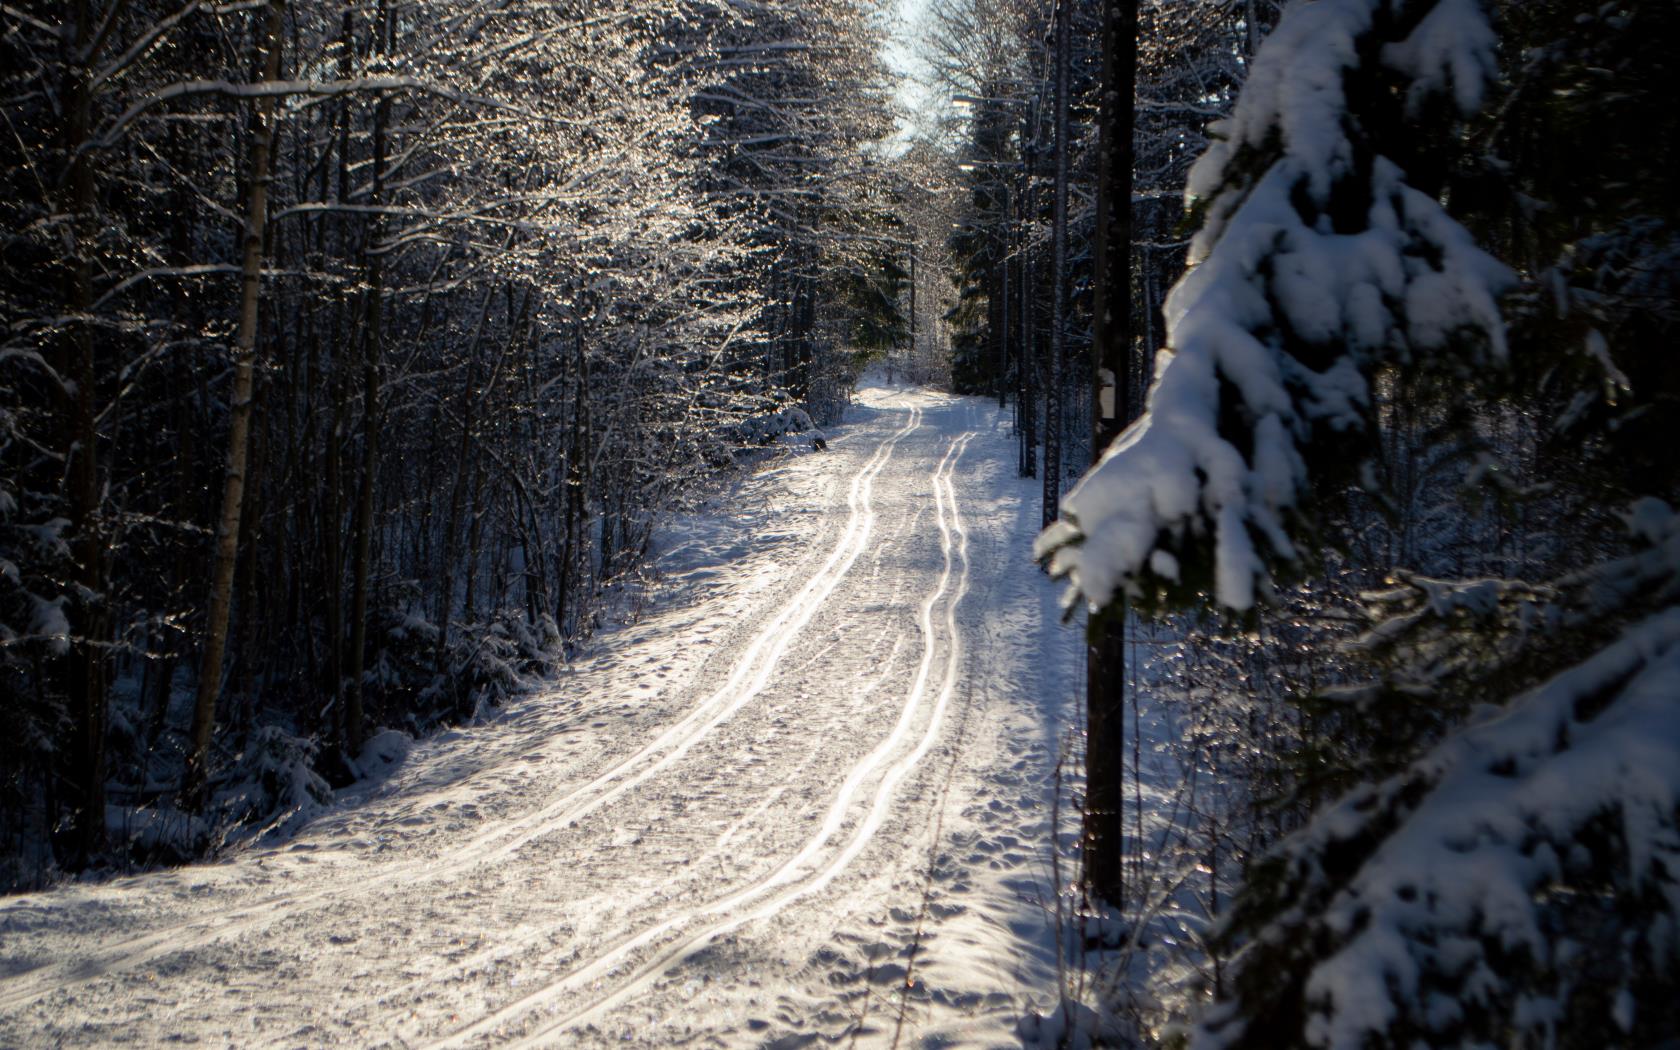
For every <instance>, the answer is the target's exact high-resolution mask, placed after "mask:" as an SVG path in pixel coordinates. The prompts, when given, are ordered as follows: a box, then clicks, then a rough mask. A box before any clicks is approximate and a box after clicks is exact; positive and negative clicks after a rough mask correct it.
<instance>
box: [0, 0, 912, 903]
mask: <svg viewBox="0 0 1680 1050" xmlns="http://www.w3.org/2000/svg"><path fill="white" fill-rule="evenodd" d="M877 32H878V28H877V26H876V25H875V24H874V23H873V22H872V21H871V11H870V8H869V6H868V5H867V4H864V3H861V2H854V0H829V2H821V3H806V2H792V0H768V2H765V3H756V4H753V5H751V9H750V10H748V9H747V8H746V7H744V6H742V5H736V4H727V3H709V2H706V0H671V2H665V3H639V2H635V3H633V2H630V0H609V2H606V3H600V2H593V0H592V2H588V3H581V2H580V3H558V4H525V3H515V2H510V0H501V2H490V3H481V2H464V0H463V2H459V3H454V2H443V3H435V2H427V3H415V2H401V0H331V2H329V0H318V2H317V0H288V2H283V0H261V2H249V3H204V2H199V0H169V2H146V0H108V2H99V0H76V2H72V3H58V2H52V3H47V2H25V3H20V4H15V5H7V6H6V7H5V9H4V11H3V12H0V71H3V72H0V82H3V84H4V102H3V106H4V115H5V118H6V131H5V134H4V144H3V145H0V153H3V155H4V157H5V163H4V165H3V167H0V179H3V180H4V183H3V188H0V230H3V231H4V236H5V248H4V260H5V262H4V271H3V274H0V314H3V315H4V321H5V330H4V336H3V338H4V344H3V345H0V713H3V717H4V718H5V720H6V722H7V726H8V732H7V733H6V734H5V740H4V742H0V887H22V886H30V885H38V884H40V883H42V882H43V881H46V880H48V879H50V878H52V877H54V876H55V875H56V874H57V873H58V872H60V871H65V870H77V869H82V868H89V867H95V868H97V867H111V866H121V865H125V864H127V863H130V862H133V861H139V862H149V861H157V860H174V859H179V858H183V857H187V856H191V855H196V854H199V853H201V852H203V851H204V850H206V849H210V848H214V846H215V845H216V842H217V841H218V838H219V837H220V836H223V835H225V834H226V833H227V832H228V830H229V829H231V828H236V827H239V826H241V825H248V824H250V823H252V822H256V823H261V822H263V821H267V820H271V819H274V818H275V817H276V816H277V815H281V814H285V813H288V812H294V811H296V810H298V809H299V808H300V807H304V808H306V807H308V806H309V805H310V804H311V803H312V802H315V801H319V800H320V799H323V798H325V797H326V795H327V793H328V791H329V790H330V787H331V785H333V784H341V783H344V782H346V781H348V780H350V779H353V778H355V777H356V776H357V775H358V774H359V773H360V772H361V764H362V763H364V762H365V761H369V760H374V759H376V758H377V756H376V755H373V754H370V753H368V752H366V751H365V750H364V749H365V748H366V747H367V746H368V744H369V740H370V737H372V736H373V735H374V732H375V729H376V728H377V727H388V728H394V729H398V730H402V731H406V732H409V733H414V732H419V731H422V730H424V729H426V728H428V727H430V726H432V725H436V724H438V723H440V722H443V721H448V720H454V719H460V718H463V717H467V716H469V715H471V714H472V713H473V711H474V710H475V709H476V708H477V707H478V705H480V704H482V703H484V702H486V701H493V700H494V699H495V698H497V697H498V696H500V695H502V694H503V693H505V692H506V691H507V690H508V689H509V688H511V687H512V686H513V685H514V684H516V683H517V682H518V681H519V680H520V679H521V677H522V676H524V675H526V674H527V673H529V672H531V671H532V670H534V669H537V668H539V667H541V666H543V665H545V664H546V663H548V662H550V661H553V660H555V659H558V658H562V657H563V655H564V653H565V652H566V650H567V648H568V647H569V646H571V645H573V644H575V643H576V642H577V641H579V640H581V639H583V638H586V637H587V636H588V635H589V633H590V632H591V630H593V629H594V628H595V627H596V626H597V625H598V623H599V621H600V618H601V617H602V616H603V615H606V614H607V613H608V612H609V611H610V608H611V605H612V602H613V601H614V598H613V590H614V588H615V587H616V586H617V585H618V583H619V582H621V581H622V580H623V579H624V578H625V577H626V575H627V574H630V573H633V572H635V570H636V569H637V568H638V566H639V565H640V564H641V559H642V556H643V554H644V553H645V551H646V549H647V545H648V542H649V537H650V532H651V530H652V529H653V528H654V526H655V524H656V521H657V518H658V515H659V513H660V511H661V510H662V509H663V508H667V507H669V506H671V505H672V504H673V502H674V501H676V500H679V499H681V498H682V497H683V495H684V494H685V493H688V492H690V491H692V489H693V487H694V485H695V484H696V483H697V482H700V481H703V480H704V479H705V478H707V477H708V476H711V475H713V474H715V472H716V471H718V470H719V469H724V468H727V466H728V464H729V463H730V462H731V461H732V457H733V456H735V455H736V454H737V453H738V452H739V451H740V449H741V448H742V447H743V446H745V445H750V444H751V443H752V442H754V441H758V440H762V439H763V438H765V437H767V436H774V435H773V434H769V433H768V431H767V422H768V421H770V420H783V421H785V420H787V419H790V418H792V419H797V418H798V414H792V415H788V414H784V413H781V411H780V410H781V409H783V408H784V407H787V406H790V405H793V406H801V407H803V408H804V409H806V410H807V412H808V413H809V415H810V416H811V417H814V418H815V419H816V420H817V421H818V422H825V421H828V420H830V419H832V418H833V417H834V416H835V415H836V414H837V412H838V411H839V409H840V407H842V405H843V403H844V400H845V398H846V396H847V391H848V390H849V384H850V380H851V375H852V372H853V369H854V368H855V367H856V365H857V363H858V362H857V360H856V358H855V353H854V347H855V346H856V345H858V344H859V343H862V345H863V346H864V347H865V348H866V349H867V348H869V347H871V346H879V345H882V344H883V343H884V344H887V345H890V344H891V343H893V342H894V341H895V340H896V339H897V338H899V336H898V332H899V330H900V329H901V328H902V327H903V324H904V318H903V317H902V316H901V308H900V306H899V302H900V299H901V296H900V295H899V294H898V292H899V290H900V288H899V282H900V281H901V280H902V278H901V276H900V271H901V270H902V267H901V266H898V265H897V263H898V260H900V259H901V258H902V257H903V253H902V251H901V248H900V244H901V242H902V240H903V238H902V237H901V236H899V235H898V234H897V232H896V226H895V224H896V220H895V219H894V217H893V215H892V209H893V206H894V200H895V199H896V197H897V189H896V187H895V183H894V180H893V178H892V176H891V173H890V171H888V170H887V168H886V167H885V166H884V165H883V163H882V162H881V161H880V160H879V158H878V156H877V155H876V154H875V153H872V152H871V151H870V150H868V149H867V148H866V146H867V145H868V144H870V143H872V142H875V141H877V140H879V139H881V138H882V137H883V136H884V135H886V134H887V132H888V131H889V130H890V117H889V114H888V112H887V108H886V102H885V92H884V87H883V82H884V78H883V73H882V71H881V69H880V68H879V64H878V60H877V58H876V55H877V51H878V40H877V38H876V34H877ZM860 332H863V333H869V332H873V333H875V334H876V338H875V339H874V340H873V342H871V341H870V340H868V339H859V338H857V337H858V335H859V333H860ZM771 429H773V428H771ZM388 743H389V741H386V744H388ZM375 750H377V748H376V749H375Z"/></svg>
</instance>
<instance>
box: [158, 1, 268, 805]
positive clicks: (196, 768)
mask: <svg viewBox="0 0 1680 1050" xmlns="http://www.w3.org/2000/svg"><path fill="white" fill-rule="evenodd" d="M283 7H284V3H283V0H268V8H267V12H266V20H265V22H266V24H265V27H264V29H263V32H262V39H263V50H264V53H265V55H264V59H263V82H264V83H272V82H274V81H276V80H278V79H280V28H281V25H280V23H281V15H282V10H283ZM273 145H274V96H273V95H264V96H263V97H262V98H261V99H260V100H259V101H258V102H257V114H256V123H255V126H254V127H253V128H252V131H251V168H250V175H249V178H250V184H249V186H248V188H247V192H246V203H245V231H244V237H243V239H242V249H243V252H242V257H241V260H240V293H239V332H238V335H237V337H236V339H235V342H234V351H233V390H232V392H231V394H230V396H229V405H228V410H229V411H228V415H229V419H228V458H227V477H226V479H225V481H224V483H223V486H222V512H221V517H220V519H219V522H218V524H217V527H216V559H215V566H214V568H213V569H212V570H211V580H210V609H209V615H208V616H207V617H206V622H205V626H204V662H203V664H202V665H201V666H200V667H199V669H198V696H197V701H196V702H195V703H194V704H193V720H192V736H191V742H190V748H191V750H189V751H188V752H187V768H186V778H185V780H184V782H183V784H182V792H181V795H182V802H183V803H184V804H185V805H186V806H187V807H188V808H189V809H196V808H198V806H199V805H200V804H201V803H202V802H203V800H204V799H203V796H204V783H205V774H206V772H207V769H206V764H207V762H208V760H209V754H210V736H211V730H212V728H213V727H214V725H215V722H216V700H217V696H218V694H219V693H220V692H221V684H222V655H223V653H224V651H225V650H226V648H227V629H228V612H229V609H230V607H231V605H232V604H233V570H234V566H235V565H236V564H237V563H238V560H239V519H240V515H241V514H242V513H243V511H244V506H245V470H246V465H247V462H246V461H247V459H248V456H249V451H250V435H251V398H252V393H253V391H252V388H253V386H254V383H255V379H256V365H257V305H258V303H259V301H260V299H261V294H262V260H263V229H264V224H265V222H266V221H267V218H268V183H269V151H270V150H271V149H272V147H273Z"/></svg>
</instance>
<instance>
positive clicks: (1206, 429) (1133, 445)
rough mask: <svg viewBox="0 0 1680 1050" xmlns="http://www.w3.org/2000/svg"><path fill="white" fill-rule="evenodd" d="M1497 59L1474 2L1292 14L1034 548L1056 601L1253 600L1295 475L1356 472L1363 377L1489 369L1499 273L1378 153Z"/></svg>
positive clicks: (1209, 170) (1294, 510)
mask: <svg viewBox="0 0 1680 1050" xmlns="http://www.w3.org/2000/svg"><path fill="white" fill-rule="evenodd" d="M1493 49H1494V37H1493V34H1492V31H1491V29H1490V28H1489V27H1488V25H1487V23H1486V21H1485V19H1484V18H1483V16H1482V13H1481V11H1480V10H1479V8H1478V5H1477V4H1476V3H1475V0H1436V2H1433V3H1415V2H1412V3H1408V2H1402V0H1321V2H1319V3H1314V4H1301V5H1296V6H1294V7H1291V8H1290V9H1289V10H1288V12H1287V14H1286V15H1285V17H1284V18H1283V20H1282V22H1281V24H1280V25H1279V26H1278V27H1277V29H1276V31H1275V32H1274V33H1273V34H1272V36H1270V37H1269V38H1267V40H1266V43H1265V46H1264V47H1263V48H1262V49H1261V51H1260V54H1259V55H1258V56H1257V57H1256V59H1255V62H1254V68H1253V71H1252V74H1251V76H1250V79H1249V81H1248V83H1247V85H1246V87H1245V88H1244V90H1243V92H1242V96H1241V98H1240V100H1239V101H1238V103H1237V106H1236V109H1235V111H1234V112H1233V114H1232V116H1231V118H1230V119H1229V120H1227V121H1223V122H1221V123H1220V124H1218V125H1216V126H1215V127H1214V128H1213V129H1212V130H1213V132H1214V133H1215V134H1216V135H1217V136H1218V140H1217V141H1215V143H1214V144H1213V145H1212V146H1211V147H1210V148H1209V150H1208V152H1207V153H1206V154H1205V155H1203V157H1202V158H1201V160H1200V161H1198V162H1197V164H1196V166H1195V167H1194V169H1193V170H1192V172H1191V176H1190V181H1189V185H1188V189H1187V193H1188V196H1189V198H1190V199H1191V201H1192V202H1193V203H1194V204H1195V206H1196V207H1197V209H1198V210H1199V212H1200V213H1201V215H1202V216H1203V223H1202V228H1201V230H1200V232H1199V233H1198V234H1197V235H1196V238H1195V240H1194V241H1193V242H1192V245H1191V251H1190V263H1191V269H1190V271H1189V272H1188V273H1187V274H1186V275H1185V277H1184V278H1183V279H1182V280H1181V281H1180V282H1179V283H1178V285H1177V286H1176V287H1175V288H1174V289H1173V291H1172V293H1171V294H1170V295H1169V296H1168V299H1167V303H1166V309H1165V314H1166V321H1167V336H1168V339H1167V342H1168V346H1169V348H1170V349H1169V350H1167V351H1163V352H1162V354H1161V355H1160V356H1159V358H1158V360H1157V362H1156V375H1155V380H1154V383H1153V385H1152V387H1151V389H1150V392H1149V399H1148V410H1147V412H1146V413H1145V415H1144V416H1143V418H1142V419H1140V420H1139V421H1138V422H1137V423H1136V424H1135V425H1134V426H1133V427H1132V428H1131V429H1130V430H1129V431H1127V433H1126V434H1125V435H1123V436H1122V438H1121V439H1120V440H1119V441H1117V442H1116V443H1115V445H1114V446H1113V447H1112V448H1111V449H1110V450H1109V451H1108V452H1107V453H1106V454H1105V455H1104V457H1103V458H1102V460H1101V461H1100V462H1099V463H1098V464H1097V465H1096V466H1095V467H1093V468H1092V469H1091V471H1090V472H1089V473H1088V474H1087V475H1086V476H1085V478H1084V479H1083V480H1082V481H1081V482H1080V484H1079V485H1078V486H1077V487H1076V488H1075V489H1074V490H1073V491H1072V492H1071V493H1069V494H1068V495H1067V497H1066V498H1064V500H1063V501H1062V517H1061V520H1059V521H1058V522H1056V523H1055V524H1053V525H1052V526H1051V527H1050V528H1048V529H1046V530H1045V532H1044V533H1043V535H1042V536H1041V537H1040V538H1039V540H1038V543H1037V545H1036V548H1035V552H1036V554H1037V556H1038V557H1039V558H1040V559H1043V560H1046V561H1048V562H1049V565H1050V569H1051V572H1052V573H1053V574H1054V575H1056V576H1058V577H1066V578H1067V579H1068V580H1069V581H1070V582H1071V584H1072V586H1071V587H1070V589H1069V592H1068V596H1067V603H1068V606H1069V607H1070V608H1071V607H1072V606H1073V605H1074V604H1075V603H1077V602H1078V601H1079V599H1081V598H1083V599H1084V600H1085V601H1086V602H1087V603H1088V604H1089V605H1091V606H1092V607H1094V608H1097V607H1102V606H1105V605H1107V604H1108V603H1109V602H1110V601H1112V600H1113V599H1114V598H1115V597H1116V596H1118V595H1120V594H1122V593H1124V594H1127V595H1130V596H1131V597H1133V598H1134V599H1139V600H1145V601H1154V600H1160V599H1163V598H1164V599H1167V600H1173V599H1176V598H1185V597H1189V596H1192V595H1194V594H1196V593H1201V592H1212V593H1213V594H1214V596H1215V598H1216V600H1217V601H1218V603H1219V604H1220V605H1221V606H1223V607H1225V608H1227V609H1230V610H1233V611H1237V612H1244V611H1247V610H1249V609H1251V608H1252V607H1253V606H1254V604H1255V602H1256V600H1257V599H1258V598H1259V597H1262V596H1263V594H1264V592H1265V590H1266V588H1267V587H1268V586H1269V585H1270V584H1271V582H1272V579H1273V573H1274V571H1275V570H1276V569H1277V568H1278V567H1279V566H1280V565H1287V564H1291V563H1297V562H1299V560H1300V558H1301V552H1300V550H1299V549H1298V547H1297V540H1299V539H1300V538H1301V537H1302V536H1303V535H1304V534H1305V533H1306V532H1307V526H1308V525H1309V524H1310V523H1309V522H1308V521H1307V513H1306V512H1307V510H1308V508H1307V507H1306V504H1307V502H1308V496H1309V493H1310V492H1311V491H1312V487H1313V485H1314V484H1315V483H1322V482H1324V481H1325V480H1326V479H1325V475H1330V474H1333V473H1334V472H1335V471H1338V470H1340V471H1346V470H1349V469H1350V468H1353V467H1355V466H1356V465H1357V463H1358V462H1359V461H1360V460H1361V459H1362V457H1363V449H1364V443H1365V441H1366V439H1368V437H1369V434H1370V431H1371V420H1370V418H1369V416H1370V412H1371V397H1370V383H1371V379H1372V376H1373V375H1374V374H1375V373H1376V372H1377V371H1378V370H1380V369H1381V368H1384V367H1390V366H1400V365H1404V366H1407V367H1413V368H1423V369H1439V370H1452V371H1458V372H1462V373H1466V374H1468V373H1469V372H1470V371H1472V370H1476V369H1489V368H1498V367H1502V366H1503V364H1504V361H1505V338H1504V329H1503V323H1502V321H1501V319H1500V314H1499V310H1498V306H1497V302H1496V300H1497V297H1498V296H1499V294H1500V293H1501V292H1502V291H1503V290H1504V289H1505V288H1506V287H1507V286H1508V284H1509V282H1510V280H1511V277H1510V274H1509V272H1508V271H1507V270H1506V268H1505V267H1504V266H1502V265H1501V264H1500V263H1498V262H1497V261H1496V260H1494V259H1493V258H1492V257H1491V256H1489V255H1488V254H1486V253H1485V252H1483V251H1482V250H1481V249H1480V248H1479V247H1478V246H1477V245H1476V244H1475V242H1474V241H1473V239H1472V238H1471V236H1470V234H1469V233H1468V232H1467V231H1466V230H1465V229H1464V228H1463V227H1462V226H1460V225H1459V224H1458V223H1457V222H1456V221H1454V220H1453V218H1452V217H1451V216H1449V215H1448V214H1447V213H1446V211H1445V210H1444V209H1443V208H1442V206H1441V203H1440V202H1439V200H1437V199H1436V197H1435V196H1434V195H1433V194H1432V193H1431V192H1428V191H1426V190H1424V189H1420V188H1419V187H1417V186H1415V185H1413V184H1412V183H1411V181H1410V180H1409V178H1408V173H1407V172H1406V171H1404V170H1403V169H1402V168H1401V167H1400V166H1399V164H1397V163H1396V162H1395V161H1394V160H1392V159H1391V158H1390V157H1389V156H1387V155H1385V153H1384V152H1383V151H1384V149H1385V148H1387V146H1388V144H1389V143H1390V142H1391V140H1392V139H1393V138H1396V137H1398V138H1404V136H1391V135H1389V134H1387V133H1388V132H1389V131H1391V130H1393V129H1394V128H1396V127H1398V126H1399V125H1400V124H1401V123H1402V122H1405V121H1416V120H1419V119H1421V118H1422V116H1423V115H1424V114H1425V113H1429V114H1432V115H1440V114H1443V113H1444V114H1447V115H1451V114H1452V113H1453V112H1456V113H1457V114H1458V115H1460V116H1466V115H1469V114H1471V113H1473V112H1475V110H1476V109H1477V108H1478V107H1479V105H1480V103H1481V97H1482V91H1483V84H1484V81H1485V79H1486V78H1488V77H1489V76H1490V75H1491V74H1492V72H1493V69H1494V64H1493V63H1494V56H1493ZM1373 53H1374V54H1377V55H1380V56H1381V59H1380V61H1379V62H1377V63H1375V64H1374V67H1368V66H1366V65H1363V64H1362V62H1363V59H1362V56H1363V55H1366V54H1373ZM1354 476H1355V477H1357V475H1356V474H1355V475H1354Z"/></svg>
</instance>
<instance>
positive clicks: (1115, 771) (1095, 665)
mask: <svg viewBox="0 0 1680 1050" xmlns="http://www.w3.org/2000/svg"><path fill="white" fill-rule="evenodd" d="M1102 47H1103V78H1102V100H1101V106H1100V111H1099V116H1098V125H1097V134H1098V146H1097V155H1098V161H1097V172H1098V174H1097V244H1096V280H1095V281H1094V282H1093V283H1094V285H1095V288H1094V292H1095V296H1094V312H1095V315H1096V318H1095V319H1096V332H1095V339H1096V345H1095V348H1094V350H1095V352H1094V353H1093V354H1092V358H1093V360H1094V362H1095V364H1096V374H1095V375H1094V376H1093V379H1094V384H1093V388H1094V394H1095V405H1094V406H1093V410H1092V413H1091V418H1092V422H1093V427H1092V431H1093V433H1092V438H1091V455H1092V458H1093V460H1094V459H1096V458H1098V457H1100V456H1101V455H1102V453H1103V450H1104V449H1106V448H1108V446H1109V445H1110V444H1111V443H1112V442H1113V441H1114V439H1115V438H1117V437H1118V436H1119V435H1120V431H1121V429H1122V428H1123V427H1124V426H1125V423H1126V422H1127V419H1126V416H1127V415H1128V414H1129V410H1130V405H1131V391H1130V389H1129V387H1130V377H1131V361H1130V357H1131V352H1132V324H1131V319H1132V303H1131V288H1132V265H1131V258H1132V253H1131V246H1132V219H1131V216H1132V208H1131V204H1132V105H1133V95H1134V89H1135V81H1136V78H1137V0H1104V2H1103V11H1102ZM1125 627H1126V606H1125V599H1124V597H1123V596H1122V597H1121V598H1119V599H1118V600H1117V601H1116V602H1115V604H1114V607H1112V608H1111V609H1110V610H1109V611H1108V612H1107V613H1106V614H1105V615H1103V616H1101V617H1097V618H1095V619H1093V620H1092V621H1091V623H1090V624H1089V625H1088V632H1087V647H1086V662H1085V670H1086V677H1085V720H1086V739H1085V747H1086V753H1085V774H1086V786H1085V833H1084V839H1085V843H1084V855H1085V884H1086V888H1087V889H1088V890H1089V892H1090V894H1091V896H1092V897H1094V898H1096V899H1099V900H1104V901H1108V902H1109V903H1111V904H1115V905H1118V904H1120V903H1122V901H1123V899H1124V891H1125V883H1124V857H1125V852H1124V848H1123V847H1124V843H1123V829H1124V826H1125V766H1124V761H1123V758H1124V755H1125V744H1126V736H1125V729H1126V714H1125V712H1126V706H1125V705H1126V639H1125Z"/></svg>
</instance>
